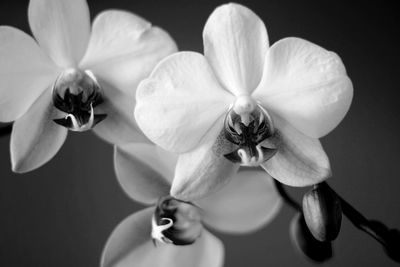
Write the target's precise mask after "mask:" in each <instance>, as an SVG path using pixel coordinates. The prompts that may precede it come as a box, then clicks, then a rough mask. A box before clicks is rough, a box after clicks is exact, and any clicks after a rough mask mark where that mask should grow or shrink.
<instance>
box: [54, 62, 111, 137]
mask: <svg viewBox="0 0 400 267" xmlns="http://www.w3.org/2000/svg"><path fill="white" fill-rule="evenodd" d="M102 102H103V97H102V93H101V87H100V85H99V83H98V82H97V80H96V78H95V77H94V75H93V73H92V72H91V71H88V70H86V71H81V70H78V69H67V70H65V71H64V72H63V73H61V74H60V76H58V77H57V80H56V82H55V83H54V86H53V104H54V106H55V107H56V108H57V109H59V110H61V111H63V112H65V113H66V116H65V117H64V118H57V119H54V122H55V123H57V124H59V125H61V126H64V127H66V128H68V129H69V130H71V131H78V132H83V131H86V130H89V129H92V128H93V127H94V126H95V125H96V124H97V123H99V122H100V121H102V120H104V119H105V118H106V116H107V115H106V114H94V108H95V107H96V106H97V105H99V104H101V103H102Z"/></svg>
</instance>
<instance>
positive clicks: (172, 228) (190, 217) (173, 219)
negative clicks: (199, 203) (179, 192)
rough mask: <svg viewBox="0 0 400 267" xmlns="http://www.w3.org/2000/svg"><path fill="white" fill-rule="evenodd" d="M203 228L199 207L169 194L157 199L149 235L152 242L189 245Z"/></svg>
mask: <svg viewBox="0 0 400 267" xmlns="http://www.w3.org/2000/svg"><path fill="white" fill-rule="evenodd" d="M202 229H203V226H202V223H201V215H200V212H199V209H198V208H197V207H196V206H194V205H193V204H192V203H190V202H185V201H181V200H178V199H175V198H173V197H171V196H167V197H163V198H160V199H159V200H158V203H157V206H156V210H155V212H154V214H153V218H152V231H151V237H152V238H153V242H154V244H156V241H159V242H161V243H164V244H174V245H190V244H193V243H194V242H195V241H196V239H197V238H198V237H199V236H200V234H201V231H202Z"/></svg>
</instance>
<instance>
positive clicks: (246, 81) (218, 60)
mask: <svg viewBox="0 0 400 267" xmlns="http://www.w3.org/2000/svg"><path fill="white" fill-rule="evenodd" d="M203 39H204V55H205V56H206V58H207V60H208V61H209V62H210V64H211V66H212V67H213V68H214V71H215V73H216V74H217V77H218V78H219V80H220V82H221V83H222V84H223V85H224V87H225V88H226V89H228V90H230V91H231V92H232V93H233V94H235V95H242V94H250V93H251V92H252V91H253V90H254V89H255V88H256V87H257V85H258V84H259V83H260V81H261V77H262V71H263V66H264V57H265V52H266V51H267V49H268V46H269V43H268V35H267V30H266V28H265V25H264V23H263V22H262V20H261V19H260V18H259V17H258V16H257V15H256V14H255V13H253V11H251V10H250V9H248V8H247V7H244V6H242V5H238V4H233V3H230V4H226V5H222V6H220V7H218V8H217V9H216V10H214V12H213V13H212V14H211V16H210V17H209V18H208V20H207V23H206V25H205V27H204V31H203Z"/></svg>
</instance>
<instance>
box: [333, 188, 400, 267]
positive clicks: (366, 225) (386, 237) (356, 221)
mask: <svg viewBox="0 0 400 267" xmlns="http://www.w3.org/2000/svg"><path fill="white" fill-rule="evenodd" d="M327 186H329V185H328V184H327ZM329 188H331V187H329ZM331 189H332V188H331ZM332 190H333V189H332ZM333 191H334V190H333ZM334 192H335V191H334ZM335 193H336V192H335ZM336 195H337V196H338V197H339V199H340V202H341V206H342V212H343V214H344V215H345V216H346V217H347V218H348V219H349V220H350V222H351V223H352V224H353V225H354V226H355V227H356V228H358V229H360V230H361V231H363V232H365V233H367V234H368V235H369V236H371V237H372V238H374V239H375V240H376V241H378V242H379V243H380V244H381V245H382V246H383V247H384V248H385V250H386V253H387V255H388V256H389V257H390V258H391V259H392V260H394V261H396V262H400V231H399V230H397V229H389V228H388V227H387V226H386V225H385V224H383V223H382V222H380V221H376V220H368V219H367V218H366V217H364V215H362V214H361V213H360V212H359V211H358V210H356V209H355V208H354V207H353V206H352V205H351V204H350V203H349V202H347V201H346V200H344V199H343V198H342V197H341V196H340V195H339V194H338V193H336Z"/></svg>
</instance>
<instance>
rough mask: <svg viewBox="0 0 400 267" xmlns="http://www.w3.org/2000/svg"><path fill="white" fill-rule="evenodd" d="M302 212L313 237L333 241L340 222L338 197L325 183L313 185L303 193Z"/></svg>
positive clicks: (340, 214)
mask: <svg viewBox="0 0 400 267" xmlns="http://www.w3.org/2000/svg"><path fill="white" fill-rule="evenodd" d="M303 213H304V218H305V221H306V223H307V226H308V228H309V229H310V232H311V233H312V235H313V236H314V237H315V239H317V240H319V241H322V242H324V241H333V240H335V238H336V237H337V236H338V234H339V231H340V226H341V222H342V208H341V204H340V199H339V197H338V196H337V195H336V193H335V192H334V191H333V190H332V189H331V188H330V187H329V186H328V185H327V184H326V183H321V184H318V185H315V186H314V188H313V189H312V190H310V191H309V192H307V193H306V194H305V195H304V197H303Z"/></svg>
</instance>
